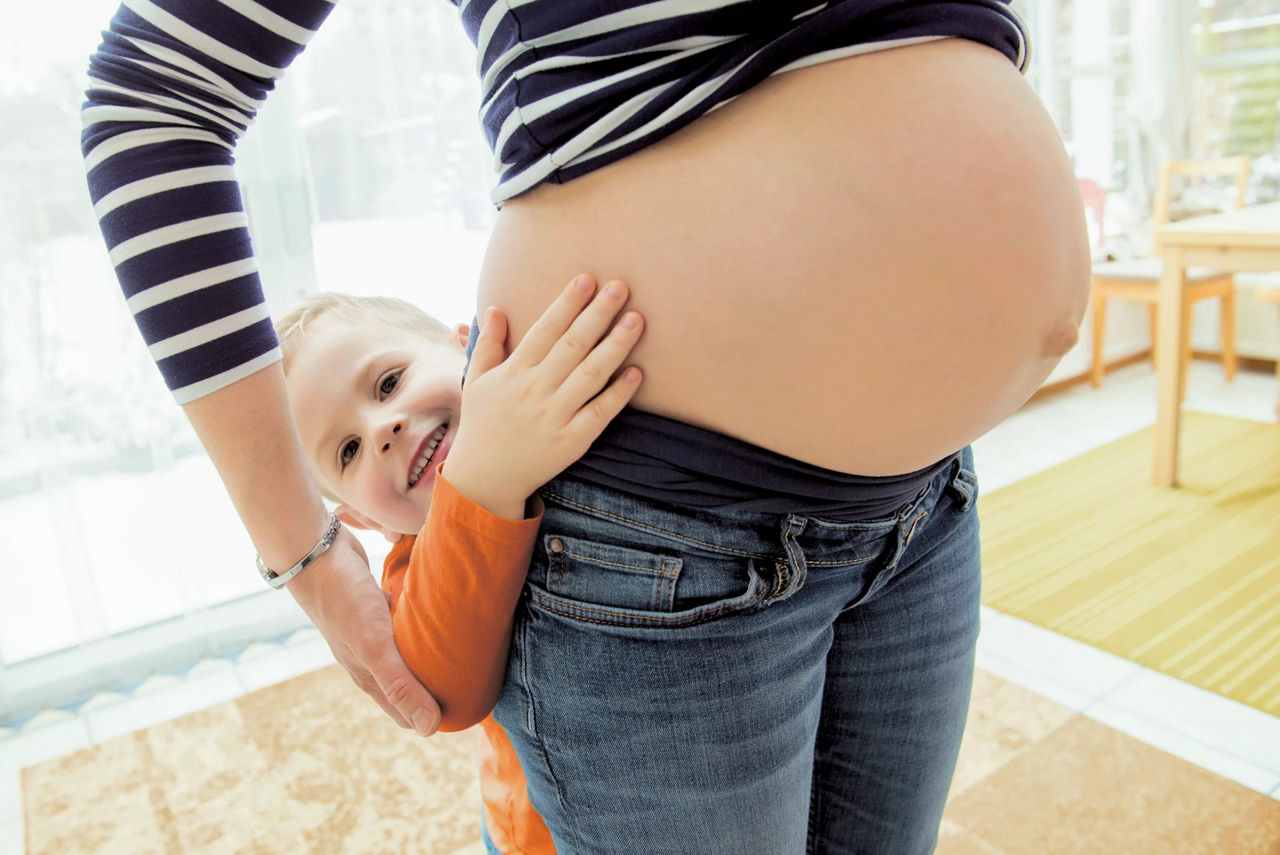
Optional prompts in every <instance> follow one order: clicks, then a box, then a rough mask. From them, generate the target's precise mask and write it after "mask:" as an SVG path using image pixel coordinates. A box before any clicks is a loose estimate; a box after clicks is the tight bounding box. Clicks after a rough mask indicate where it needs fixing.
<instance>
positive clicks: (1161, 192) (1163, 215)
mask: <svg viewBox="0 0 1280 855" xmlns="http://www.w3.org/2000/svg"><path fill="white" fill-rule="evenodd" d="M1178 175H1188V176H1192V177H1196V178H1200V177H1206V176H1230V177H1231V178H1233V179H1234V182H1235V188H1236V193H1235V199H1234V200H1233V201H1234V207H1236V208H1243V207H1244V199H1245V191H1246V189H1247V188H1248V185H1249V158H1247V157H1219V158H1214V159H1211V160H1171V161H1169V162H1168V163H1166V164H1165V165H1164V169H1162V170H1161V171H1160V186H1159V187H1158V188H1157V190H1156V203H1155V210H1154V211H1153V212H1152V216H1153V218H1154V220H1155V225H1157V226H1162V225H1164V224H1165V223H1167V222H1169V221H1170V220H1171V219H1172V218H1173V217H1172V215H1173V179H1174V177H1175V176H1178ZM1153 252H1154V253H1155V254H1159V252H1160V247H1159V246H1158V245H1157V246H1155V247H1154V248H1153Z"/></svg>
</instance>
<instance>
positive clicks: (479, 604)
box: [382, 464, 555, 855]
mask: <svg viewBox="0 0 1280 855" xmlns="http://www.w3.org/2000/svg"><path fill="white" fill-rule="evenodd" d="M441 465H442V466H443V464H441ZM434 490H435V492H434V493H433V495H432V497H431V508H430V510H429V511H428V512H427V522H426V524H425V525H424V526H423V527H422V531H421V532H419V533H418V535H417V536H416V537H404V538H401V539H400V541H399V542H398V543H396V544H395V545H394V546H393V547H392V549H391V552H390V553H389V554H388V555H387V559H386V561H385V562H384V564H383V570H382V588H383V590H385V591H386V592H387V593H389V594H390V595H391V621H392V625H393V627H394V629H395V637H396V645H397V646H398V647H399V648H400V654H401V655H402V656H403V657H404V660H405V663H406V664H408V666H409V668H410V669H411V670H412V671H413V672H414V673H415V674H416V675H417V676H418V679H420V680H421V681H422V684H423V685H424V686H426V687H427V689H428V690H429V691H430V692H431V694H432V695H433V696H435V698H436V700H437V701H439V703H440V709H441V713H442V719H441V723H440V729H441V730H445V731H453V730H463V729H465V728H467V727H471V726H473V725H475V724H479V725H480V728H481V734H482V740H481V745H482V748H481V752H480V793H481V797H482V799H483V801H484V809H485V826H486V828H487V829H488V831H489V836H490V838H491V839H492V840H493V842H494V845H495V846H497V847H498V849H499V850H501V851H502V852H504V853H519V855H555V846H554V845H553V843H552V840H551V834H550V832H549V831H548V830H547V826H546V824H545V823H544V822H543V821H542V817H541V816H539V815H538V813H537V811H535V810H534V809H533V806H532V805H531V804H530V803H529V794H528V786H527V784H526V781H525V777H524V770H523V769H521V768H520V761H519V760H518V759H517V758H516V754H515V751H514V749H513V748H512V747H511V741H510V740H509V739H508V738H507V733H506V731H504V730H503V729H502V726H501V725H499V724H498V723H497V722H496V721H494V720H493V716H491V715H489V713H490V711H491V710H492V709H493V706H494V704H496V703H497V700H498V693H499V692H500V691H501V690H502V681H503V677H504V675H505V674H506V670H507V653H508V649H509V648H510V645H511V624H512V619H513V616H514V614H515V609H516V604H517V602H518V601H519V599H520V592H521V590H523V588H524V578H525V574H526V572H527V571H528V568H529V558H530V556H531V555H532V553H533V543H534V539H535V538H536V536H537V533H538V525H539V524H540V523H541V521H542V514H541V512H540V511H539V513H538V514H537V515H536V516H534V517H532V518H530V519H524V520H509V519H504V518H502V517H498V516H495V515H494V514H491V513H489V512H488V511H487V510H485V509H484V508H482V507H480V506H479V505H477V504H476V503H474V502H472V501H471V500H469V499H468V498H467V497H466V496H463V495H462V494H461V493H459V492H458V491H457V490H456V489H455V488H454V486H453V485H452V484H450V483H449V482H448V481H447V480H446V479H445V477H444V475H443V474H442V473H441V471H440V469H437V470H436V482H435V487H434Z"/></svg>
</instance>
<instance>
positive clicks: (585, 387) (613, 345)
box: [547, 312, 644, 412]
mask: <svg viewBox="0 0 1280 855" xmlns="http://www.w3.org/2000/svg"><path fill="white" fill-rule="evenodd" d="M643 331H644V318H642V317H641V316H640V313H639V312H627V313H626V314H625V315H623V316H622V320H620V321H619V322H618V324H617V325H616V326H615V327H614V328H613V329H612V330H611V331H610V332H609V334H608V335H607V336H605V337H604V339H603V340H601V341H600V343H599V344H597V345H596V346H595V347H593V348H592V349H591V352H590V353H588V354H587V355H586V357H585V358H582V359H578V360H576V362H577V364H576V365H575V366H573V367H572V368H571V370H570V372H569V376H568V377H566V378H565V379H564V380H563V381H561V382H560V384H559V388H558V389H557V390H556V391H555V393H554V394H555V397H556V400H557V403H558V404H559V405H560V406H563V407H564V408H565V410H566V411H568V412H577V410H578V409H579V408H581V407H582V406H583V404H585V403H586V402H587V401H589V400H591V399H592V398H594V397H595V396H596V395H597V394H599V393H600V390H601V389H603V388H604V387H605V385H606V384H607V383H608V382H609V378H610V377H612V376H613V373H614V372H615V371H617V370H618V367H619V366H621V365H622V363H623V362H624V361H625V360H626V358H627V356H629V355H630V354H631V350H632V348H634V347H635V346H636V342H637V341H639V340H640V333H641V332H643ZM553 358H555V357H548V360H547V361H550V360H551V359H553Z"/></svg>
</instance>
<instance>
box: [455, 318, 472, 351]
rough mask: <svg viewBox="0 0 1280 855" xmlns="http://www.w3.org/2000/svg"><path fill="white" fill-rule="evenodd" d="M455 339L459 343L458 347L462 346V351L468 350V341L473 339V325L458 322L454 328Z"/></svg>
mask: <svg viewBox="0 0 1280 855" xmlns="http://www.w3.org/2000/svg"><path fill="white" fill-rule="evenodd" d="M453 340H454V341H455V342H457V343H458V347H460V348H462V352H463V353H466V351H467V342H469V341H470V340H471V325H470V324H458V325H457V326H456V327H454V328H453Z"/></svg>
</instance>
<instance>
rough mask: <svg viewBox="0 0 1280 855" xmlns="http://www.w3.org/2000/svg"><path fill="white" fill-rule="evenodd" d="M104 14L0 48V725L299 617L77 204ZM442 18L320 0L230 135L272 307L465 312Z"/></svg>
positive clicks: (481, 235)
mask: <svg viewBox="0 0 1280 855" xmlns="http://www.w3.org/2000/svg"><path fill="white" fill-rule="evenodd" d="M116 2H117V0H65V2H64V3H62V4H60V5H59V13H58V18H59V21H58V26H57V27H53V26H50V25H49V23H48V16H47V14H45V11H46V10H44V9H43V7H41V6H40V5H39V4H20V5H18V6H16V7H14V8H13V9H12V10H10V15H9V18H8V21H7V23H8V24H9V26H10V32H11V33H15V34H16V33H21V34H22V37H21V38H14V39H11V40H10V41H9V45H10V47H9V49H7V50H6V51H3V52H0V72H3V74H0V111H2V112H3V115H4V117H5V121H4V126H5V128H6V129H7V130H8V131H9V132H8V133H6V134H4V135H3V136H0V184H2V186H3V193H0V440H3V445H2V446H0V542H2V543H4V544H5V548H4V561H3V562H0V719H3V718H6V717H8V716H10V715H17V714H21V713H22V712H24V711H31V710H33V709H35V708H38V707H39V706H44V705H49V704H58V703H64V702H67V701H68V700H71V699H74V698H75V697H77V696H83V695H84V694H87V693H90V692H92V691H93V690H95V689H100V688H105V687H107V686H111V685H116V684H119V683H122V682H126V681H130V680H136V679H140V678H141V677H143V676H145V675H146V674H147V673H149V672H150V671H151V670H154V669H156V668H160V667H167V666H169V665H180V664H188V663H190V662H192V661H194V660H195V659H196V658H198V657H199V656H201V655H208V654H209V653H215V652H219V651H221V650H224V649H227V648H228V647H234V646H235V645H237V644H239V643H243V642H244V641H247V640H249V639H251V638H253V637H269V636H271V635H273V634H279V633H281V632H287V631H288V630H290V629H292V628H294V627H296V626H300V625H302V624H303V623H305V617H304V616H303V615H302V613H301V611H300V610H298V609H297V607H296V606H295V605H294V604H293V602H292V598H290V597H288V596H287V595H283V596H282V595H280V594H276V593H273V592H271V591H269V590H267V589H266V588H265V586H264V585H263V584H262V581H261V579H260V578H259V577H258V574H257V572H256V571H255V569H254V567H253V549H252V546H251V544H250V542H249V540H248V537H247V536H246V535H245V534H244V532H243V528H242V526H241V524H240V522H239V519H238V518H237V517H236V514H235V512H234V509H233V508H232V506H231V504H230V501H229V500H228V499H227V498H226V496H225V493H224V491H223V488H222V486H221V484H220V482H219V481H218V479H217V475H216V473H215V472H214V470H213V468H212V465H211V464H210V462H209V460H208V458H207V457H206V455H205V454H204V452H203V450H202V449H201V447H200V445H199V442H198V441H197V439H196V437H195V435H194V432H193V431H192V430H191V428H190V426H189V425H188V424H187V422H186V419H185V418H184V417H183V415H182V412H181V410H180V409H179V408H178V407H177V406H175V404H174V403H173V400H172V398H171V396H170V395H169V393H168V391H167V390H166V389H165V388H164V384H163V383H162V381H161V379H160V376H159V373H158V372H157V370H156V369H155V366H154V364H153V363H152V360H151V358H150V357H149V356H148V354H147V351H146V348H145V346H144V345H143V342H142V340H141V337H140V336H139V335H138V333H137V330H136V328H135V326H134V323H133V320H132V319H131V318H130V317H129V314H128V312H127V311H126V309H125V305H124V300H123V297H122V296H121V294H120V291H119V287H118V286H117V284H116V282H115V277H114V273H113V272H112V270H111V267H110V264H109V262H108V259H107V253H106V250H105V248H104V245H103V241H102V237H101V234H100V233H99V231H98V227H97V223H96V221H95V220H94V217H93V214H92V211H91V209H90V205H89V199H88V193H87V191H86V188H85V181H84V171H83V165H82V161H81V156H80V152H79V148H78V145H77V140H78V134H79V128H80V117H79V109H80V105H81V103H82V101H83V100H84V98H83V93H84V90H85V86H86V79H85V70H86V67H87V60H88V56H89V54H90V52H91V51H92V50H93V48H94V47H95V46H96V45H97V43H98V41H99V35H98V34H99V32H100V31H101V30H102V29H103V28H104V27H105V26H106V24H107V21H108V20H109V19H110V17H111V15H112V13H113V11H114V9H115V6H116ZM457 14H458V13H457V11H456V9H455V8H454V7H453V6H452V5H451V4H449V3H446V2H442V0H424V2H420V3H412V4H405V3H400V2H391V0H362V2H361V3H346V4H338V5H337V6H336V8H335V11H334V12H333V13H332V15H331V18H330V20H329V21H328V22H327V24H326V25H325V27H323V28H322V30H321V32H320V33H319V35H318V36H317V37H316V38H315V39H314V41H313V43H312V45H311V46H310V47H309V48H308V50H307V51H306V52H305V53H304V54H303V56H302V57H301V58H300V59H299V60H298V61H297V63H296V64H295V66H294V68H293V69H291V70H290V72H289V74H288V75H287V76H286V78H285V81H284V82H283V84H282V85H281V87H280V89H279V91H278V92H277V93H276V94H275V95H274V96H272V98H271V99H270V100H269V101H268V103H267V105H266V107H265V108H264V109H263V111H262V114H261V115H260V116H259V119H258V121H257V123H256V124H255V126H254V127H253V128H252V129H251V130H250V131H249V133H248V135H247V136H246V137H245V139H244V141H243V142H242V144H241V146H240V149H239V154H238V167H237V169H238V172H239V174H240V176H241V179H242V181H243V182H244V185H245V194H246V205H247V207H248V209H249V216H250V222H251V229H252V231H253V234H254V240H255V243H256V245H257V247H258V250H259V260H260V263H261V266H262V269H263V278H264V283H265V287H266V289H267V297H268V302H269V304H270V306H271V309H272V311H273V312H275V313H279V312H280V311H282V310H283V309H284V308H285V307H286V306H287V305H289V304H291V303H292V302H293V301H294V300H295V299H296V298H297V297H298V296H300V294H302V293H305V292H306V291H310V290H313V289H315V288H316V287H321V288H326V289H334V290H343V291H348V292H354V293H379V294H392V295H395V296H401V297H405V298H407V299H410V300H413V301H414V302H417V303H419V304H420V305H423V306H424V307H425V308H426V309H427V310H428V311H430V312H432V313H434V314H436V315H437V316H439V317H441V318H442V319H444V320H446V321H451V322H456V321H468V320H470V318H471V315H472V313H473V309H474V300H475V293H474V288H475V283H476V281H477V273H478V269H479V265H480V259H481V253H482V251H483V247H484V242H485V237H486V234H487V231H488V228H489V225H490V223H491V219H492V216H493V214H492V210H491V206H490V205H489V203H488V201H487V193H488V189H489V186H490V184H491V178H490V171H491V170H490V165H489V155H488V152H487V150H486V148H485V145H484V142H483V136H482V134H481V131H480V128H479V123H478V120H477V118H476V105H477V104H478V103H479V96H478V82H477V81H476V80H475V74H474V70H473V63H474V57H473V53H472V49H471V47H470V45H469V44H468V43H467V40H466V36H465V34H464V32H463V30H462V27H461V26H460V24H459V22H458V21H457V20H456V18H457ZM364 541H365V544H366V548H367V550H368V551H369V554H370V559H371V561H373V562H374V565H375V567H377V566H378V565H379V564H380V562H381V559H382V557H383V556H384V555H385V553H386V548H387V545H386V544H385V543H383V542H382V541H381V538H380V537H365V538H364Z"/></svg>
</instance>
